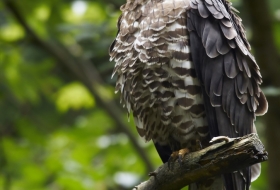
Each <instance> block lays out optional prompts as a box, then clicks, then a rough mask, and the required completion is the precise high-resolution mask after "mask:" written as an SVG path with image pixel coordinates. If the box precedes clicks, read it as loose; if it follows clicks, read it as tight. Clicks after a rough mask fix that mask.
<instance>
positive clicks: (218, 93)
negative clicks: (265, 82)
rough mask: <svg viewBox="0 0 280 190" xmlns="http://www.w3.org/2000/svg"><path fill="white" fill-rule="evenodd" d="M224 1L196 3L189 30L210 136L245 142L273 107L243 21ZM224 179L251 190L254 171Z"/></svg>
mask: <svg viewBox="0 0 280 190" xmlns="http://www.w3.org/2000/svg"><path fill="white" fill-rule="evenodd" d="M222 1H223V3H222V2H221V1H220V0H191V10H190V11H189V12H188V20H187V28H188V30H189V32H190V48H191V54H192V59H193V62H194V66H195V69H196V72H197V76H198V78H199V79H200V81H201V84H202V86H203V89H202V90H203V94H204V103H205V109H206V115H207V119H208V125H209V129H210V136H211V137H215V136H218V135H224V136H229V137H239V136H244V135H246V134H249V133H252V132H253V122H254V118H255V115H256V114H258V113H259V112H261V114H264V113H265V112H266V111H267V102H266V99H265V96H264V95H263V93H262V91H261V90H260V88H259V85H260V83H261V81H262V80H261V75H260V72H259V67H258V65H257V64H256V62H255V59H254V57H253V56H252V55H251V53H250V51H249V49H250V46H249V43H248V42H247V39H246V36H245V32H244V29H243V26H242V24H241V19H240V18H239V17H238V16H236V15H235V13H233V11H232V8H231V6H230V4H229V3H227V2H225V1H224V0H222ZM259 110H260V111H259ZM224 180H225V183H226V188H227V190H230V189H232V190H243V189H249V186H250V182H251V173H250V168H245V169H243V170H242V171H239V172H236V173H234V174H226V175H224Z"/></svg>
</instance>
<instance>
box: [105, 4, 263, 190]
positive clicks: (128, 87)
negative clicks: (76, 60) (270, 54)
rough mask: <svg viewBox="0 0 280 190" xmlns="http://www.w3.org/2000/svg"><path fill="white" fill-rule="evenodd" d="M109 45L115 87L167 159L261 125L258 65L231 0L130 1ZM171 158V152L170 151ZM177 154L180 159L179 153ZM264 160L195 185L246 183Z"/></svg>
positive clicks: (230, 187) (235, 189)
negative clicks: (259, 121)
mask: <svg viewBox="0 0 280 190" xmlns="http://www.w3.org/2000/svg"><path fill="white" fill-rule="evenodd" d="M121 11H122V15H121V16H120V18H119V20H118V34H117V37H116V39H115V41H114V42H113V43H112V45H111V47H110V56H111V60H114V61H115V62H116V64H115V68H114V71H113V75H115V74H117V76H118V78H117V82H116V92H119V91H120V93H121V102H122V104H124V106H125V107H126V108H127V111H128V113H130V112H132V113H133V116H134V121H135V125H136V128H137V130H138V133H139V135H140V136H141V137H143V138H145V140H146V141H149V140H152V141H153V142H154V144H155V146H156V149H157V151H158V153H159V155H160V157H161V159H162V160H163V162H167V161H168V160H169V158H170V155H171V153H172V152H173V154H172V155H173V156H174V155H183V154H185V153H187V152H191V151H196V150H197V149H198V146H197V144H198V143H199V144H200V145H201V147H202V148H203V147H206V146H208V145H209V140H210V139H211V138H213V137H217V136H228V137H233V138H234V137H240V136H244V135H246V134H250V133H254V132H256V129H255V126H254V120H255V118H256V115H263V114H264V113H266V111H267V107H268V105H267V101H266V98H265V96H264V94H263V92H262V91H261V89H260V84H261V83H262V79H261V74H260V71H259V67H258V65H257V63H256V61H255V59H254V57H253V56H252V54H251V53H250V45H249V43H248V41H247V39H246V35H245V30H244V28H243V25H242V23H241V19H240V17H238V16H237V14H236V10H235V9H234V8H233V7H232V5H231V3H230V2H228V1H226V0H127V3H126V4H124V5H123V6H121ZM171 159H173V158H172V157H171ZM175 159H176V158H175ZM259 174H260V165H259V164H257V165H253V166H251V167H249V168H244V169H243V170H241V171H237V172H235V173H230V174H223V175H221V176H216V177H214V178H212V179H207V180H204V181H202V182H198V183H195V184H191V185H190V187H189V189H191V190H195V189H199V190H202V189H203V190H204V189H205V190H206V189H213V190H219V189H220V190H222V189H226V190H244V189H249V187H250V183H251V181H253V180H255V179H256V178H257V177H258V176H259Z"/></svg>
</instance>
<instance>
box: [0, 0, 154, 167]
mask: <svg viewBox="0 0 280 190" xmlns="http://www.w3.org/2000/svg"><path fill="white" fill-rule="evenodd" d="M4 4H5V6H6V7H7V8H8V9H9V10H10V12H11V13H12V14H13V15H14V17H15V19H16V20H17V21H18V22H19V23H20V24H21V26H22V27H23V28H24V30H25V31H26V33H27V35H29V36H30V37H32V39H33V40H34V42H35V43H36V44H38V45H40V46H41V47H42V48H43V49H44V50H45V51H47V52H48V53H49V54H50V55H51V56H52V57H54V58H55V59H56V60H57V63H58V64H59V65H61V66H64V67H66V68H67V69H69V71H70V72H71V73H72V74H73V75H74V76H75V77H76V79H77V80H80V81H81V82H83V83H84V84H85V86H86V87H87V88H88V89H89V91H90V92H91V93H92V95H93V96H94V98H95V99H96V102H97V103H98V104H99V106H101V107H102V108H103V109H104V110H105V111H106V112H107V113H108V115H109V116H110V117H111V118H113V120H114V121H115V122H116V127H117V128H119V129H120V130H121V131H122V132H124V133H125V134H126V135H127V136H128V138H129V139H130V142H131V144H132V146H133V147H134V149H135V151H137V153H138V154H139V156H140V157H141V158H142V160H143V162H144V164H145V166H146V170H147V171H152V170H153V169H154V168H153V164H152V162H151V161H150V159H149V158H148V156H147V154H146V152H145V151H144V150H143V148H142V147H141V146H140V145H139V144H138V142H137V140H136V139H135V138H134V135H133V133H132V132H131V130H130V129H129V127H128V125H127V124H126V123H125V122H124V121H123V119H122V118H123V114H122V113H123V111H122V110H120V109H119V107H118V106H117V105H116V103H115V102H114V101H112V100H108V99H105V98H104V97H103V96H102V94H101V93H100V88H99V87H100V86H105V85H104V82H103V81H102V79H101V77H100V75H99V73H98V71H97V70H96V69H95V67H94V66H93V64H91V63H90V62H89V61H86V60H82V59H78V58H76V57H74V56H73V55H72V54H71V53H70V52H69V51H68V50H67V49H66V48H63V47H60V46H59V45H57V44H55V43H49V42H47V41H44V40H43V39H41V38H40V37H39V36H38V35H37V34H36V33H35V31H33V30H32V29H31V27H30V26H29V25H28V23H27V22H26V20H25V19H24V17H23V16H22V15H21V14H20V11H19V10H18V9H17V7H16V5H15V3H14V1H13V0H4Z"/></svg>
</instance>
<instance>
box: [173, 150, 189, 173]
mask: <svg viewBox="0 0 280 190" xmlns="http://www.w3.org/2000/svg"><path fill="white" fill-rule="evenodd" d="M189 152H190V150H189V149H187V148H184V149H181V150H179V151H175V152H173V153H172V154H171V156H170V157H169V160H168V168H169V169H170V164H171V162H173V161H175V160H176V159H178V162H179V164H180V166H182V163H183V158H184V156H185V155H186V154H187V153H189Z"/></svg>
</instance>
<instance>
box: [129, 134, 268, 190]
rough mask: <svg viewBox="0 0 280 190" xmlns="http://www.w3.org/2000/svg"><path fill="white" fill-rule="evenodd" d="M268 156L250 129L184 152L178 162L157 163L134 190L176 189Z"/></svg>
mask: <svg viewBox="0 0 280 190" xmlns="http://www.w3.org/2000/svg"><path fill="white" fill-rule="evenodd" d="M267 159H268V157H267V152H266V151H265V148H264V145H263V144H262V143H261V141H260V139H259V138H258V135H257V134H255V133H253V134H249V135H247V136H244V137H240V138H234V139H230V141H229V142H225V141H223V142H220V143H217V144H213V145H211V146H209V147H207V148H205V149H202V150H200V151H197V152H193V153H189V154H187V155H186V156H185V157H184V159H183V161H182V163H181V164H179V163H178V162H174V163H173V165H172V166H171V167H170V168H169V167H168V164H167V163H165V164H164V165H162V166H160V167H159V168H158V169H157V170H156V171H155V176H152V177H150V179H149V180H147V181H145V182H143V183H141V184H140V185H138V186H136V187H135V188H134V189H135V190H169V189H174V190H177V189H180V188H183V187H185V186H187V185H189V184H191V183H194V182H197V181H200V180H203V179H205V178H209V177H213V176H216V175H220V174H222V173H228V172H234V171H236V170H239V169H242V168H245V167H248V166H250V165H253V164H256V163H259V162H263V161H266V160H267Z"/></svg>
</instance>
